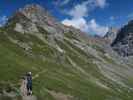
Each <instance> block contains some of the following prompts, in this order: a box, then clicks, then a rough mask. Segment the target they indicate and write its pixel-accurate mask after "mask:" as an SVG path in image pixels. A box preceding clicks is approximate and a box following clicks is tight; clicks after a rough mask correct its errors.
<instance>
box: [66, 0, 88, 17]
mask: <svg viewBox="0 0 133 100" xmlns="http://www.w3.org/2000/svg"><path fill="white" fill-rule="evenodd" d="M87 4H88V3H87V2H83V3H82V4H78V5H76V6H75V7H74V8H73V9H72V10H71V11H70V12H68V14H69V15H70V16H72V17H74V18H81V17H85V16H87V15H88V11H89V9H88V8H87Z"/></svg>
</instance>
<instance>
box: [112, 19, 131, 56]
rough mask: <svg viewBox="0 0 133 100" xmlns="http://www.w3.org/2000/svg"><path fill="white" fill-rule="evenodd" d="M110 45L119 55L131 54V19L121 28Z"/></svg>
mask: <svg viewBox="0 0 133 100" xmlns="http://www.w3.org/2000/svg"><path fill="white" fill-rule="evenodd" d="M111 46H112V47H113V49H114V50H115V51H117V52H118V53H119V54H120V55H121V56H133V20H132V21H130V22H129V23H128V24H127V25H125V26H124V27H123V28H121V30H120V31H119V32H118V35H117V37H116V39H115V40H114V42H113V43H112V44H111Z"/></svg>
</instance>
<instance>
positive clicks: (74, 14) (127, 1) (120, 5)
mask: <svg viewBox="0 0 133 100" xmlns="http://www.w3.org/2000/svg"><path fill="white" fill-rule="evenodd" d="M31 3H36V4H40V5H41V6H43V7H45V8H47V9H48V10H49V11H50V12H51V13H52V14H53V16H55V17H56V18H57V19H58V20H59V21H60V22H61V23H63V24H65V25H72V26H74V27H75V28H79V29H81V30H82V31H84V32H87V33H88V34H98V35H101V36H103V35H104V34H105V33H106V32H107V31H108V28H109V27H116V28H119V27H121V26H122V25H124V24H126V23H127V22H128V21H129V20H131V19H133V7H132V5H133V0H0V25H3V24H4V23H5V22H6V21H7V19H8V18H9V17H10V16H12V15H13V13H14V12H16V11H17V9H18V8H22V7H24V5H26V4H31Z"/></svg>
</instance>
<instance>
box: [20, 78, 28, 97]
mask: <svg viewBox="0 0 133 100" xmlns="http://www.w3.org/2000/svg"><path fill="white" fill-rule="evenodd" d="M26 85H27V79H26V76H24V77H22V84H21V87H20V88H21V89H20V90H21V93H22V96H26V95H27V87H26Z"/></svg>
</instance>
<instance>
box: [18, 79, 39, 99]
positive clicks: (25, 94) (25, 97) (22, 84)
mask: <svg viewBox="0 0 133 100" xmlns="http://www.w3.org/2000/svg"><path fill="white" fill-rule="evenodd" d="M24 83H25V82H24V80H23V81H22V83H21V87H20V91H21V96H22V100H37V97H36V96H34V95H31V96H27V91H26V87H25V84H24Z"/></svg>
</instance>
